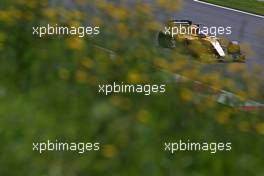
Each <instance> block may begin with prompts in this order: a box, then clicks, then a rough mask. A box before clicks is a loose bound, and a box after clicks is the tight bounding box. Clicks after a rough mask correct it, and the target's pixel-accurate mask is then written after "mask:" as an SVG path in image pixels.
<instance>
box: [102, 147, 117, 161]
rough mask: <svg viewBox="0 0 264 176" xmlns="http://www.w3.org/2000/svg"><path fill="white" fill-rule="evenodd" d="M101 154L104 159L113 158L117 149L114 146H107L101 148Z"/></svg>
mask: <svg viewBox="0 0 264 176" xmlns="http://www.w3.org/2000/svg"><path fill="white" fill-rule="evenodd" d="M102 154H103V156H104V157H106V158H113V157H114V156H116V155H117V149H116V147H115V146H114V145H112V144H108V145H104V146H103V147H102Z"/></svg>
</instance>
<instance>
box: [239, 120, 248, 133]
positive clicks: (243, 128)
mask: <svg viewBox="0 0 264 176" xmlns="http://www.w3.org/2000/svg"><path fill="white" fill-rule="evenodd" d="M238 127H239V129H240V130H241V131H243V132H248V131H249V130H250V126H249V123H248V122H245V121H244V122H240V123H239V124H238Z"/></svg>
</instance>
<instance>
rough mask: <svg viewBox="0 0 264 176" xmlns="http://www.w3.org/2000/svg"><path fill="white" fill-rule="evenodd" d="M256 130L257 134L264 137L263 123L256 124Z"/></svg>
mask: <svg viewBox="0 0 264 176" xmlns="http://www.w3.org/2000/svg"><path fill="white" fill-rule="evenodd" d="M256 130H257V132H258V133H259V134H262V135H264V123H263V122H262V123H259V124H257V126H256Z"/></svg>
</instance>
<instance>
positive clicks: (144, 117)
mask: <svg viewBox="0 0 264 176" xmlns="http://www.w3.org/2000/svg"><path fill="white" fill-rule="evenodd" d="M137 118H138V120H139V121H140V122H142V123H146V122H147V121H148V120H149V119H150V112H149V111H146V110H140V111H139V112H138V114H137Z"/></svg>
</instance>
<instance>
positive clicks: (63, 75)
mask: <svg viewBox="0 0 264 176" xmlns="http://www.w3.org/2000/svg"><path fill="white" fill-rule="evenodd" d="M59 77H60V78H61V79H63V80H67V79H69V77H70V72H69V70H67V69H66V68H60V69H59Z"/></svg>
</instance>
